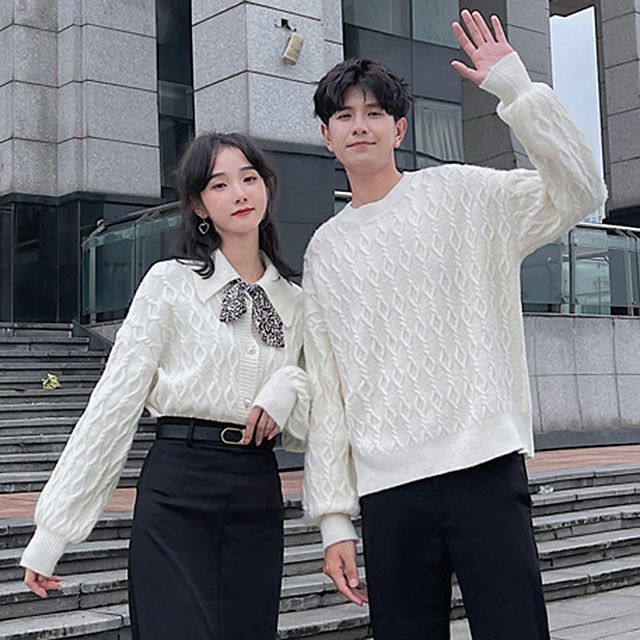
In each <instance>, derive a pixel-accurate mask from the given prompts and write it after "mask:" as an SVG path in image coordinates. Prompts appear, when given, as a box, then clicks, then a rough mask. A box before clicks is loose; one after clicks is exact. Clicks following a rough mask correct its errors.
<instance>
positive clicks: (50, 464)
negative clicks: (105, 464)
mask: <svg viewBox="0 0 640 640" xmlns="http://www.w3.org/2000/svg"><path fill="white" fill-rule="evenodd" d="M146 456H147V450H146V449H144V450H141V449H139V448H135V449H134V448H132V449H131V451H130V452H129V455H128V457H127V468H129V469H134V468H135V469H140V468H142V464H143V462H144V459H145V458H146ZM59 457H60V454H59V453H55V452H40V453H0V476H1V475H2V474H4V473H12V474H16V473H29V472H32V471H49V472H50V471H53V468H54V467H55V466H56V463H57V462H58V458H59Z"/></svg>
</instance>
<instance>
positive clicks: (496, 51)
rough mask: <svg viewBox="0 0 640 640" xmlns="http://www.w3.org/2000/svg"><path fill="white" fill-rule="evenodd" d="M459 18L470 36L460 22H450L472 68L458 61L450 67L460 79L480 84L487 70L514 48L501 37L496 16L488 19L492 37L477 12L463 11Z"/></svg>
mask: <svg viewBox="0 0 640 640" xmlns="http://www.w3.org/2000/svg"><path fill="white" fill-rule="evenodd" d="M460 15H461V16H462V20H463V21H464V24H465V26H466V27H467V31H468V32H469V36H467V34H466V33H465V30H464V29H463V28H462V26H461V25H460V23H459V22H454V23H453V25H452V28H453V33H454V35H455V36H456V38H457V39H458V42H459V43H460V46H461V47H462V50H463V51H464V52H465V53H466V54H467V55H468V56H469V59H470V60H471V62H472V63H473V65H474V66H475V69H473V68H471V67H468V66H467V65H466V64H463V63H462V62H460V61H459V60H454V61H453V62H452V63H451V66H452V67H453V68H454V69H455V70H456V71H457V72H458V73H459V74H460V75H461V76H462V77H463V78H467V79H469V80H471V81H472V82H475V83H476V84H477V85H480V84H482V83H483V82H484V79H485V78H486V77H487V74H488V73H489V69H491V67H493V65H494V64H495V63H496V62H498V61H499V60H502V58H504V57H506V56H508V55H509V54H510V53H513V48H512V47H511V45H510V44H509V42H508V41H507V38H506V36H505V35H504V31H503V29H502V24H501V23H500V18H498V16H491V25H492V26H493V30H494V32H495V35H494V33H491V29H489V26H488V25H487V23H486V22H485V20H484V18H483V17H482V14H481V13H480V12H479V11H474V12H473V13H470V12H469V11H467V10H466V9H465V10H464V11H463V12H462V13H461V14H460Z"/></svg>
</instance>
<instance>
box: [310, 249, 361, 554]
mask: <svg viewBox="0 0 640 640" xmlns="http://www.w3.org/2000/svg"><path fill="white" fill-rule="evenodd" d="M312 243H313V240H312ZM319 259H320V256H317V257H314V256H313V255H312V253H311V250H308V251H307V255H306V257H305V269H304V277H303V291H304V309H305V340H304V352H305V361H306V366H307V373H308V374H309V381H310V385H311V395H312V397H313V403H312V405H311V418H310V424H309V436H308V439H307V451H306V455H305V470H304V498H303V502H304V509H305V513H306V517H307V518H308V519H309V520H310V521H312V522H319V524H320V529H321V532H322V542H323V545H324V547H325V548H326V547H328V546H329V545H331V544H334V543H336V542H340V541H342V540H353V539H356V538H357V537H358V536H357V533H356V531H355V529H354V527H353V524H352V523H351V520H350V516H356V515H358V513H359V507H358V493H357V489H356V478H355V471H354V467H353V460H352V457H351V447H350V444H349V437H348V430H347V420H346V415H345V407H344V399H343V395H342V385H341V382H340V376H339V372H338V367H337V364H336V359H335V355H334V351H333V349H332V346H331V341H330V339H329V332H328V329H327V325H326V320H325V315H324V313H323V305H322V302H321V300H320V298H319V291H318V288H317V286H316V281H315V275H314V269H315V268H316V266H317V264H316V260H319Z"/></svg>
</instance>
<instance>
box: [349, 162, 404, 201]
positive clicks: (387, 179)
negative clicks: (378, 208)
mask: <svg viewBox="0 0 640 640" xmlns="http://www.w3.org/2000/svg"><path fill="white" fill-rule="evenodd" d="M347 177H348V178H349V184H350V186H351V206H352V207H353V208H357V207H360V206H362V205H363V204H369V203H370V202H376V201H377V200H381V199H382V198H384V197H385V196H386V195H387V193H389V191H391V189H393V187H395V186H396V185H397V184H398V182H400V179H401V178H402V173H400V171H398V169H397V167H396V166H395V164H394V165H392V166H387V167H385V168H384V169H381V170H379V171H376V172H374V173H357V174H354V173H350V172H349V170H347Z"/></svg>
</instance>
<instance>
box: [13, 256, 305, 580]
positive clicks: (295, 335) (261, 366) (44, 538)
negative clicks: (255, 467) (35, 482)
mask: <svg viewBox="0 0 640 640" xmlns="http://www.w3.org/2000/svg"><path fill="white" fill-rule="evenodd" d="M263 258H264V260H265V262H266V263H267V269H266V271H265V274H264V275H263V277H262V278H261V279H260V280H259V281H258V284H260V285H261V286H262V287H263V289H264V290H265V292H266V294H267V296H268V297H269V300H270V301H271V303H272V304H273V306H274V307H275V309H276V311H277V312H278V313H279V315H280V317H281V318H282V320H283V324H284V333H285V347H284V348H275V347H268V346H266V345H265V344H264V343H263V342H262V340H261V338H260V336H259V335H258V334H257V332H256V330H255V328H254V327H253V323H252V321H251V299H250V298H249V297H247V301H248V311H247V313H246V314H245V315H243V316H242V317H241V318H239V319H238V320H235V321H233V322H230V323H228V324H224V323H222V322H220V320H219V316H220V308H221V304H222V297H223V294H224V290H225V285H226V284H227V283H228V282H229V281H231V280H233V279H235V278H238V277H239V276H238V274H237V273H236V271H235V270H234V269H233V267H232V266H231V264H230V263H229V262H228V261H227V260H226V258H225V256H224V254H223V253H222V252H221V251H218V252H216V254H215V256H214V259H215V272H214V274H213V276H212V277H211V278H208V279H204V278H202V277H201V276H199V275H197V274H196V273H195V272H194V271H193V269H192V267H191V266H189V265H187V264H180V263H179V262H177V261H175V260H172V261H167V262H160V263H157V264H155V265H154V266H153V267H151V269H150V270H149V272H148V273H147V275H146V276H145V277H144V279H143V280H142V282H141V283H140V286H139V287H138V290H137V292H136V294H135V297H134V299H133V301H132V303H131V307H130V309H129V313H128V314H127V317H126V319H125V321H124V323H123V325H122V327H121V328H120V330H119V331H118V334H117V336H116V341H115V344H114V346H113V349H112V351H111V354H110V356H109V360H108V362H107V366H106V368H105V371H104V373H103V375H102V377H101V378H100V381H99V382H98V384H97V385H96V387H95V389H94V390H93V393H92V394H91V398H90V400H89V404H88V406H87V408H86V410H85V411H84V413H83V414H82V416H81V417H80V419H79V420H78V423H77V425H76V427H75V428H74V430H73V433H72V434H71V437H70V438H69V441H68V443H67V446H66V447H65V449H64V451H63V453H62V455H61V457H60V460H59V461H58V463H57V465H56V467H55V469H54V471H53V474H52V476H51V478H50V480H49V482H48V483H47V484H46V486H45V488H44V490H43V491H42V494H41V496H40V499H39V500H38V504H37V507H36V511H35V516H34V519H35V522H36V525H37V528H36V533H35V534H34V536H33V538H32V539H31V541H30V542H29V545H28V546H27V548H26V550H25V551H24V553H23V556H22V559H21V565H22V566H24V567H29V568H30V569H33V570H34V571H36V572H37V573H41V574H43V575H47V576H50V575H51V574H52V573H53V571H54V568H55V565H56V564H57V562H58V560H59V559H60V556H61V555H62V554H63V552H64V550H65V548H66V546H67V545H68V544H70V543H77V542H80V541H82V540H83V539H84V538H86V537H87V536H88V535H89V533H90V532H91V529H92V528H93V526H94V524H95V523H96V521H97V519H98V517H99V516H100V514H101V513H102V510H103V509H104V507H105V505H106V503H107V501H108V500H109V496H110V495H111V493H112V492H113V490H114V489H115V487H116V485H117V483H118V478H119V477H120V474H121V472H122V469H123V467H124V465H125V462H126V459H127V453H128V451H129V449H130V447H131V443H132V441H133V437H134V435H135V432H136V428H137V425H138V419H139V418H140V415H141V414H142V411H143V408H144V407H145V406H146V407H147V409H148V410H149V412H150V413H151V415H152V416H163V415H165V416H185V417H194V418H204V419H208V420H219V421H222V422H234V423H237V424H244V423H245V422H246V420H247V418H248V416H249V412H250V410H251V407H252V406H253V405H259V406H261V407H263V408H264V409H265V410H266V411H267V412H268V413H269V415H270V416H271V417H272V418H273V419H274V420H275V421H276V422H277V423H278V425H279V426H281V427H284V433H283V439H284V444H285V446H286V447H287V448H291V449H296V450H301V448H302V447H303V441H304V440H305V439H306V431H307V426H308V413H309V406H310V396H309V391H308V381H307V376H306V373H305V372H304V371H303V370H302V369H301V368H299V367H298V366H297V365H298V362H299V360H300V357H301V352H302V337H303V326H302V295H301V290H300V288H299V287H298V286H296V285H295V284H290V283H288V282H287V281H286V280H284V279H283V278H281V277H280V275H279V274H278V272H277V270H276V268H275V267H274V266H273V265H272V264H271V263H270V262H269V261H268V259H267V258H266V256H263ZM188 543H189V542H188V540H185V544H188Z"/></svg>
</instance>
